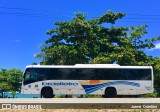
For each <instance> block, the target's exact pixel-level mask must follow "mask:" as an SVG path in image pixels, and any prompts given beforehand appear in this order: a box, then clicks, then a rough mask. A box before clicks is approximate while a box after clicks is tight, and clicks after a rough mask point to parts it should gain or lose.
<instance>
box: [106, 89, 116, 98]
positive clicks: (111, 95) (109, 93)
mask: <svg viewBox="0 0 160 112" xmlns="http://www.w3.org/2000/svg"><path fill="white" fill-rule="evenodd" d="M116 96H117V91H116V89H115V88H106V90H105V95H104V97H105V98H114V97H116Z"/></svg>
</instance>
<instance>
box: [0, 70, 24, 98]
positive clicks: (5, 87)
mask: <svg viewBox="0 0 160 112" xmlns="http://www.w3.org/2000/svg"><path fill="white" fill-rule="evenodd" d="M21 81H22V71H21V70H19V69H11V70H7V69H1V71H0V91H1V94H2V97H3V92H12V94H13V97H14V95H15V93H16V91H19V90H20V87H21Z"/></svg>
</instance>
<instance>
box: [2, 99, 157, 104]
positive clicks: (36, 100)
mask: <svg viewBox="0 0 160 112" xmlns="http://www.w3.org/2000/svg"><path fill="white" fill-rule="evenodd" d="M0 103H115V104H116V103H119V104H120V103H160V98H52V99H44V98H30V99H27V98H16V99H12V98H10V99H0Z"/></svg>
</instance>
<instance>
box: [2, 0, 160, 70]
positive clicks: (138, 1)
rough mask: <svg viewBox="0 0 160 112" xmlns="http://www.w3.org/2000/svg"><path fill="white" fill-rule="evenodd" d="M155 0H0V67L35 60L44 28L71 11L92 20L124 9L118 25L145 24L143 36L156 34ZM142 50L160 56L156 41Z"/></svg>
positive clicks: (159, 14)
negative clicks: (153, 44) (124, 14)
mask: <svg viewBox="0 0 160 112" xmlns="http://www.w3.org/2000/svg"><path fill="white" fill-rule="evenodd" d="M159 5H160V1H159V0H154V1H153V0H132V1H131V0H130V1H125V0H10V1H7V0H0V68H6V69H11V68H19V69H21V70H24V68H25V66H26V65H30V64H32V62H39V61H40V59H36V58H34V54H36V53H39V52H40V45H42V44H43V43H44V41H45V40H46V39H48V38H49V36H48V35H46V31H48V30H50V29H51V28H53V27H54V25H53V23H54V22H55V21H66V20H67V21H69V20H71V18H72V17H73V16H74V12H84V13H85V14H86V15H87V17H88V19H93V18H95V17H99V16H100V15H102V14H104V13H105V12H107V11H108V10H112V11H115V12H124V13H126V14H127V15H126V17H125V18H124V19H122V20H120V21H118V22H117V25H121V26H130V25H134V26H137V25H139V24H141V25H144V24H148V25H149V27H148V28H147V31H148V34H147V35H145V37H146V38H150V37H157V36H159V35H160V30H159V29H160V8H159ZM155 45H156V48H155V49H152V50H146V53H147V54H148V55H151V56H157V57H160V42H156V43H155Z"/></svg>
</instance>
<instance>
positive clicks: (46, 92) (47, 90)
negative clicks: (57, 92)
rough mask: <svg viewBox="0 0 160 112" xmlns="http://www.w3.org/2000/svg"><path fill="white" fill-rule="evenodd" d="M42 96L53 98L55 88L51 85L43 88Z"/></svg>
mask: <svg viewBox="0 0 160 112" xmlns="http://www.w3.org/2000/svg"><path fill="white" fill-rule="evenodd" d="M41 97H43V98H53V97H54V95H53V90H52V88H50V87H46V88H43V89H42V90H41Z"/></svg>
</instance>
